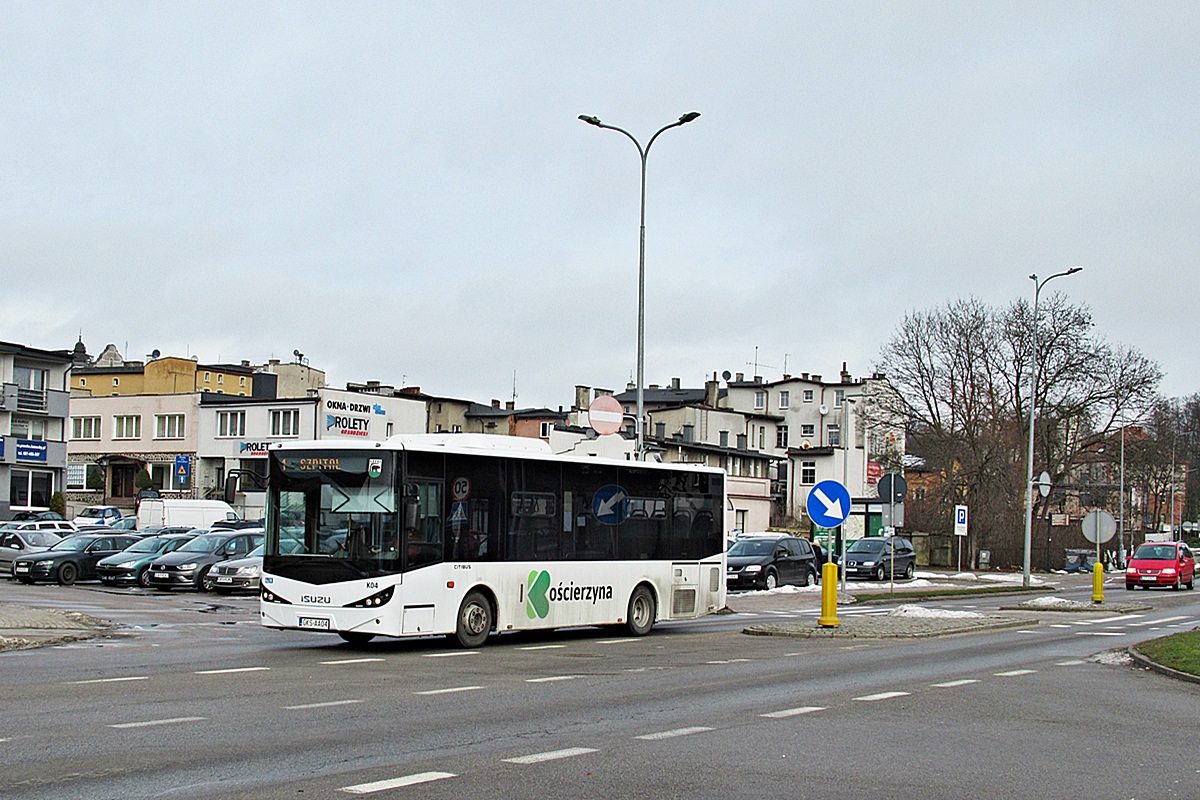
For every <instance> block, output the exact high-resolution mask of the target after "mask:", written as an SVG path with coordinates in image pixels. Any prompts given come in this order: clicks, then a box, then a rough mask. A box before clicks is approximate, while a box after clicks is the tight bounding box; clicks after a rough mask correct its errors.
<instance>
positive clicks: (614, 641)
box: [596, 636, 645, 644]
mask: <svg viewBox="0 0 1200 800" xmlns="http://www.w3.org/2000/svg"><path fill="white" fill-rule="evenodd" d="M642 641H645V639H642V638H640V637H639V638H636V639H635V638H634V637H632V636H627V637H626V638H624V639H602V640H601V641H599V642H596V644H632V643H633V642H642Z"/></svg>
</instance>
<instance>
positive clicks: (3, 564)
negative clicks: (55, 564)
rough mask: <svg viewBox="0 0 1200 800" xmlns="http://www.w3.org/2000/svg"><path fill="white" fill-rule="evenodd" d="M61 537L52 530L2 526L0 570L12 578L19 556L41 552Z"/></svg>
mask: <svg viewBox="0 0 1200 800" xmlns="http://www.w3.org/2000/svg"><path fill="white" fill-rule="evenodd" d="M61 539H62V537H61V536H59V535H58V534H57V533H54V532H52V531H39V530H27V529H24V528H19V527H15V526H14V527H12V528H0V572H3V573H4V576H5V577H8V578H11V577H12V574H13V572H12V567H13V561H14V560H15V559H16V557H17V556H23V555H25V554H27V553H40V552H41V551H43V550H46V549H49V548H50V547H51V546H52V545H54V544H55V543H57V542H58V541H59V540H61Z"/></svg>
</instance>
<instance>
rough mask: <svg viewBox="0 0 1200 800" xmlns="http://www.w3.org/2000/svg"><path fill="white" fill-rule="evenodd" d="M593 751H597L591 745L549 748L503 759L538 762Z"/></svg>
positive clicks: (582, 754)
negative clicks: (547, 750)
mask: <svg viewBox="0 0 1200 800" xmlns="http://www.w3.org/2000/svg"><path fill="white" fill-rule="evenodd" d="M595 752H598V751H597V750H595V749H593V748H591V747H568V748H566V749H565V750H551V751H550V752H548V753H533V754H532V755H527V756H517V757H516V758H506V759H504V760H505V761H507V762H508V763H509V764H540V763H542V762H543V761H555V760H557V759H560V758H574V757H575V756H584V755H587V754H588V753H595Z"/></svg>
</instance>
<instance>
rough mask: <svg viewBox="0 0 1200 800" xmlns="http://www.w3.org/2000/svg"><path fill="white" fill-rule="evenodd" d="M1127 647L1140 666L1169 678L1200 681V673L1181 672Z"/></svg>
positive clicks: (1190, 681) (1189, 681)
mask: <svg viewBox="0 0 1200 800" xmlns="http://www.w3.org/2000/svg"><path fill="white" fill-rule="evenodd" d="M1125 649H1126V652H1128V653H1129V657H1130V658H1132V659H1133V663H1135V664H1137V665H1138V666H1139V667H1145V668H1146V669H1148V670H1152V671H1154V672H1157V673H1158V674H1160V675H1166V676H1167V677H1168V678H1175V679H1176V680H1180V681H1187V682H1188V683H1200V675H1192V674H1191V673H1189V672H1180V671H1179V670H1177V669H1171V668H1170V667H1164V666H1163V665H1162V664H1159V663H1158V662H1157V661H1151V660H1150V659H1149V658H1146V656H1144V655H1142V654H1141V653H1139V652H1138V651H1137V650H1135V649H1134V648H1133V647H1127V648H1125Z"/></svg>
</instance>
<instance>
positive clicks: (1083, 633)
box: [1075, 631, 1125, 636]
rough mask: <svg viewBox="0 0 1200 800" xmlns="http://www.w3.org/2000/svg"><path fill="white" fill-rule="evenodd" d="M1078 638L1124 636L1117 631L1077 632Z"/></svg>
mask: <svg viewBox="0 0 1200 800" xmlns="http://www.w3.org/2000/svg"><path fill="white" fill-rule="evenodd" d="M1075 635H1076V636H1124V635H1125V634H1123V633H1116V632H1115V631H1075Z"/></svg>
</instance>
